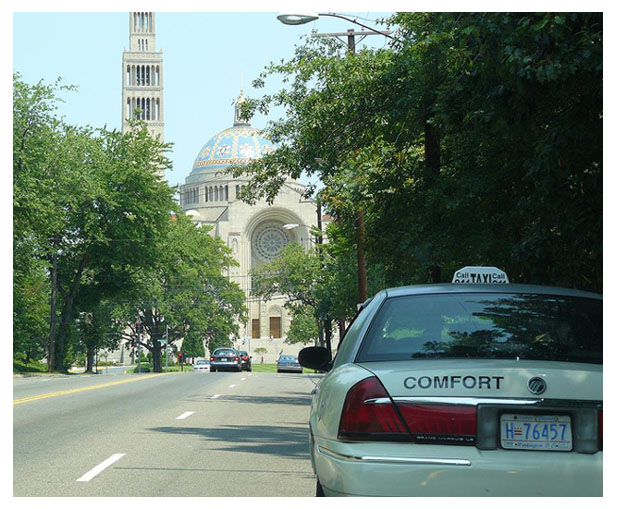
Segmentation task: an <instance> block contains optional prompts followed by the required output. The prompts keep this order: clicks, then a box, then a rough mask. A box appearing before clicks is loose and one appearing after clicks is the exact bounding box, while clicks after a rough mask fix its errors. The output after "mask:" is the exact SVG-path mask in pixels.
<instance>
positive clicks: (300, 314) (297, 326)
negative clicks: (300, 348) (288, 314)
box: [287, 306, 319, 345]
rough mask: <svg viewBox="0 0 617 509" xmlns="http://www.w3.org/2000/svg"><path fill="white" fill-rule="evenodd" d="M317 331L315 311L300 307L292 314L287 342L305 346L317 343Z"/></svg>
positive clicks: (307, 307)
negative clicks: (312, 342) (313, 342)
mask: <svg viewBox="0 0 617 509" xmlns="http://www.w3.org/2000/svg"><path fill="white" fill-rule="evenodd" d="M318 338H319V330H318V327H317V323H316V321H315V311H314V310H313V309H311V308H310V307H309V306H301V307H297V308H295V309H294V311H293V312H292V322H291V326H290V327H289V331H288V332H287V342H288V343H291V344H294V343H302V344H303V345H306V344H307V343H310V342H311V341H317V339H318Z"/></svg>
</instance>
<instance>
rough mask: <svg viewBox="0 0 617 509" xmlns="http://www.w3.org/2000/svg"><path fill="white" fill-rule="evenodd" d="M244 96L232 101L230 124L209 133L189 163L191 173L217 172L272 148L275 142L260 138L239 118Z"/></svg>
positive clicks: (246, 161)
mask: <svg viewBox="0 0 617 509" xmlns="http://www.w3.org/2000/svg"><path fill="white" fill-rule="evenodd" d="M244 101H245V99H244V96H243V95H242V94H240V97H239V98H238V100H237V101H236V106H235V117H234V125H233V127H230V128H229V129H225V130H224V131H221V132H220V133H218V134H217V135H215V136H214V137H212V138H211V139H210V140H209V141H208V142H207V143H206V144H205V145H204V146H203V147H202V149H201V150H200V151H199V154H198V155H197V158H196V159H195V162H194V163H193V169H192V170H191V173H192V174H195V173H198V172H199V173H202V172H209V171H210V170H212V171H213V172H215V173H216V172H219V171H221V170H223V169H225V168H228V167H230V166H236V165H242V164H247V163H249V162H250V161H251V160H253V159H259V158H260V157H262V156H263V155H265V154H269V153H270V152H273V151H274V150H275V149H276V146H275V145H274V144H273V143H272V142H271V141H270V140H267V139H266V138H264V137H263V136H262V134H261V131H259V130H258V129H255V128H253V127H251V125H250V124H249V123H248V122H247V121H246V120H245V119H243V118H242V116H241V113H240V105H241V104H242V102H244Z"/></svg>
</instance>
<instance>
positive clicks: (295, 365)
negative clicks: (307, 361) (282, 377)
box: [276, 355, 302, 373]
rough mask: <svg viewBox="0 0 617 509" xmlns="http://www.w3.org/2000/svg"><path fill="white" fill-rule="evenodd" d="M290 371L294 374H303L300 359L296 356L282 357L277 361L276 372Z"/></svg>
mask: <svg viewBox="0 0 617 509" xmlns="http://www.w3.org/2000/svg"><path fill="white" fill-rule="evenodd" d="M283 371H290V372H294V373H302V366H300V363H299V362H298V357H296V356H295V355H281V356H280V357H279V358H278V360H277V361H276V372H277V373H282V372H283Z"/></svg>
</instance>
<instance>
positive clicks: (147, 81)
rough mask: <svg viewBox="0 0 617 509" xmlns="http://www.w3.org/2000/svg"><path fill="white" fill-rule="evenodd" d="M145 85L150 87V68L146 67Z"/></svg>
mask: <svg viewBox="0 0 617 509" xmlns="http://www.w3.org/2000/svg"><path fill="white" fill-rule="evenodd" d="M146 85H148V86H150V66H148V67H146Z"/></svg>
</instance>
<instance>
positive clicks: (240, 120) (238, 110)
mask: <svg viewBox="0 0 617 509" xmlns="http://www.w3.org/2000/svg"><path fill="white" fill-rule="evenodd" d="M245 102H246V97H244V92H243V91H242V90H240V96H239V97H238V98H237V99H236V105H235V108H234V110H235V111H234V127H239V126H248V127H250V125H251V124H250V122H249V121H248V120H247V119H246V118H244V117H243V116H242V104H243V103H245Z"/></svg>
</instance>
